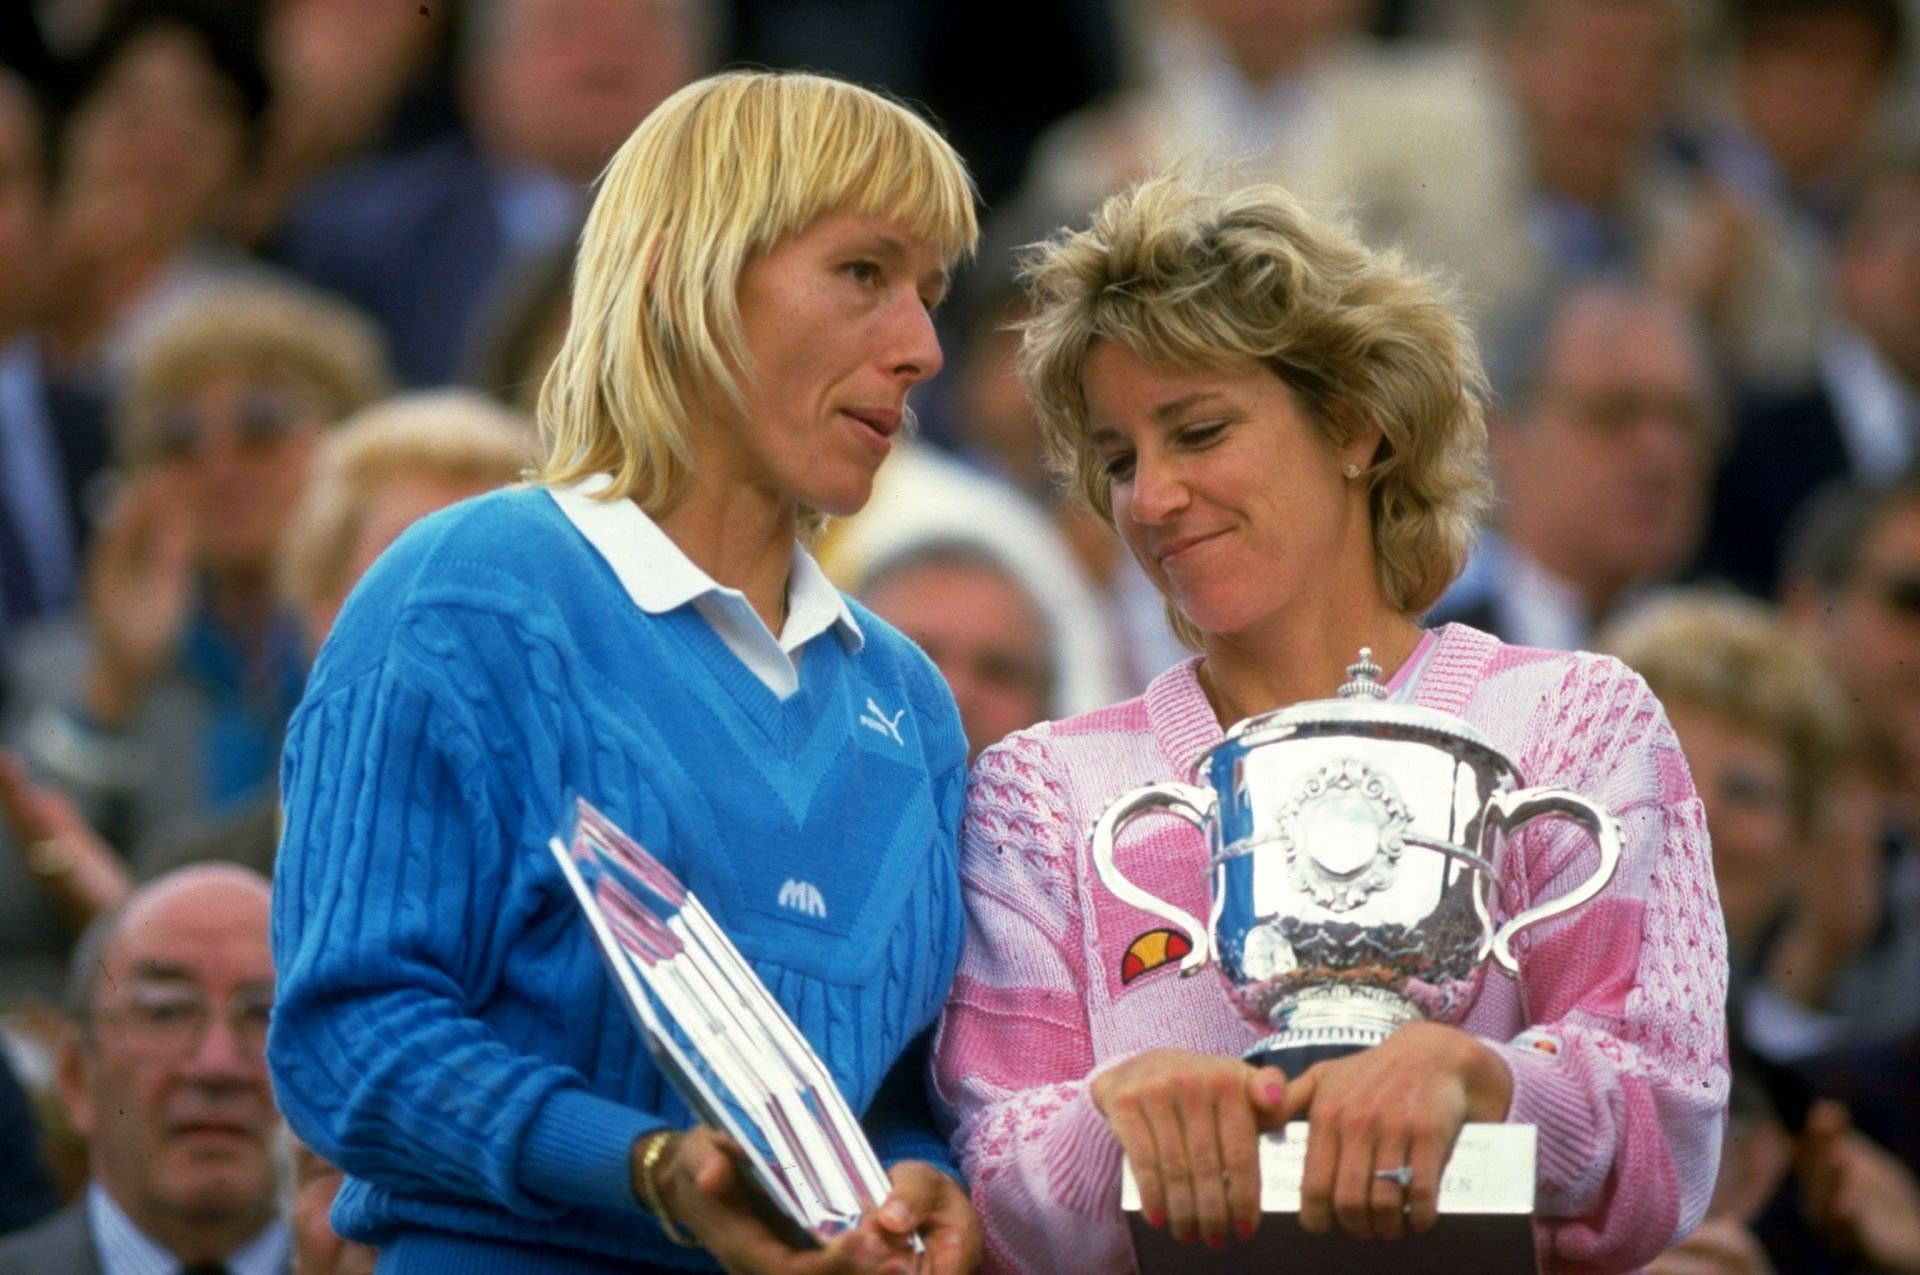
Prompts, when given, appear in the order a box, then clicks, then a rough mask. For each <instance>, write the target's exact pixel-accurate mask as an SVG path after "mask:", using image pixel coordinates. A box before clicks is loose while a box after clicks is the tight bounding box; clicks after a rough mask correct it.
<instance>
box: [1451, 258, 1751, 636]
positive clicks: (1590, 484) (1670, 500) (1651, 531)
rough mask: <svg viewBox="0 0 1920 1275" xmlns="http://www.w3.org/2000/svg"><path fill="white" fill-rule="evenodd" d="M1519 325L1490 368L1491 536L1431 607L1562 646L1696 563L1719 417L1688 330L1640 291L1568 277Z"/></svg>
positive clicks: (1697, 341)
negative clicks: (1496, 515)
mask: <svg viewBox="0 0 1920 1275" xmlns="http://www.w3.org/2000/svg"><path fill="white" fill-rule="evenodd" d="M1524 326H1525V329H1526V332H1525V342H1524V345H1523V344H1522V343H1521V342H1515V343H1514V344H1513V345H1512V346H1511V347H1510V348H1509V349H1508V351H1507V353H1508V355H1509V359H1510V363H1511V365H1510V367H1509V368H1506V369H1500V368H1496V380H1495V384H1496V387H1497V388H1498V389H1499V390H1500V393H1501V398H1502V402H1501V406H1500V408H1499V410H1498V412H1497V414H1496V415H1495V417H1494V419H1493V421H1492V422H1491V427H1490V430H1489V436H1490V441H1491V450H1492V454H1493V458H1494V462H1495V469H1496V473H1497V476H1498V480H1499V483H1500V491H1501V495H1502V499H1503V502H1504V507H1503V509H1502V510H1501V523H1500V534H1499V535H1497V536H1492V535H1490V536H1487V537H1485V538H1484V539H1483V540H1482V541H1481V543H1480V545H1479V547H1478V548H1477V550H1476V552H1475V558H1474V561H1473V563H1472V565H1470V566H1469V567H1468V569H1467V573H1466V575H1465V576H1464V577H1462V579H1461V581H1460V582H1459V583H1458V584H1456V585H1455V586H1454V588H1453V589H1451V590H1449V592H1448V593H1447V595H1446V596H1445V597H1444V598H1443V599H1442V600H1441V602H1440V604H1439V605H1438V606H1436V607H1435V608H1434V612H1433V616H1434V619H1435V620H1461V621H1464V622H1465V623H1468V624H1472V625H1475V626H1476V627H1478V628H1482V629H1485V630H1487V631H1488V632H1490V633H1493V634H1496V635H1497V636H1499V637H1501V638H1504V639H1505V640H1507V641H1509V642H1513V643H1516V644H1518V645H1521V646H1541V647H1550V648H1555V649H1560V650H1572V649H1575V648H1577V647H1581V646H1584V645H1585V644H1586V643H1587V640H1588V638H1589V635H1590V634H1591V633H1592V631H1593V629H1594V627H1595V626H1596V625H1597V624H1599V623H1600V622H1602V621H1604V620H1605V619H1606V618H1607V617H1608V616H1609V615H1611V614H1612V613H1613V612H1614V611H1615V610H1616V609H1618V608H1619V607H1620V606H1621V605H1622V604H1623V603H1625V602H1626V601H1628V600H1629V599H1631V598H1632V597H1633V596H1634V594H1635V593H1636V592H1637V591H1639V590H1641V589H1643V588H1645V587H1646V586H1648V585H1650V584H1653V583H1656V582H1659V581H1662V580H1668V579H1671V578H1673V577H1674V576H1675V575H1676V574H1677V573H1678V572H1679V571H1680V570H1681V569H1682V568H1683V567H1684V566H1686V564H1687V563H1688V561H1689V560H1690V559H1691V558H1692V557H1693V554H1694V551H1695V546H1696V544H1697V543H1698V539H1699V535H1700V527H1701V523H1702V520H1703V519H1704V517H1705V515H1706V495H1707V483H1708V481H1709V480H1710V478H1711V476H1712V465H1713V457H1714V454H1715V450H1716V446H1717V444H1718V441H1719V436H1720V423H1719V412H1718V407H1717V403H1716V395H1715V387H1714V384H1713V380H1712V375H1711V371H1710V368H1709V364H1708V361H1707V352H1706V349H1705V347H1704V345H1703V343H1702V341H1701V337H1700V333H1699V330H1698V328H1697V327H1696V325H1695V324H1694V322H1693V320H1692V319H1691V318H1690V317H1689V315H1688V314H1687V313H1686V311H1685V310H1684V309H1682V308H1681V307H1680V305H1679V304H1678V303H1677V302H1675V301H1673V300H1671V299H1670V298H1668V297H1666V296H1665V295H1663V294H1661V293H1659V292H1656V291H1654V290H1653V289H1652V288H1651V287H1650V286H1647V285H1635V284H1603V283H1584V284H1579V285H1576V286H1574V287H1572V288H1570V289H1569V290H1567V291H1566V292H1565V293H1563V294H1562V295H1560V296H1559V297H1557V298H1556V299H1555V300H1554V302H1553V303H1552V305H1551V306H1550V308H1549V309H1548V311H1547V313H1546V314H1545V316H1544V317H1543V318H1542V319H1540V320H1539V321H1536V322H1533V323H1530V324H1526V325H1524Z"/></svg>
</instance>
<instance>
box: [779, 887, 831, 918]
mask: <svg viewBox="0 0 1920 1275" xmlns="http://www.w3.org/2000/svg"><path fill="white" fill-rule="evenodd" d="M775 902H777V903H779V905H780V906H781V907H783V908H788V909H791V910H792V911H795V912H804V913H805V914H806V915H808V916H817V917H820V918H822V919H825V917H826V915H827V899H826V896H825V895H823V894H821V893H820V887H819V886H817V885H815V884H814V883H813V882H811V881H802V880H800V879H799V878H797V877H788V878H787V879H786V880H785V881H782V882H781V883H780V895H779V898H778V899H776V900H775Z"/></svg>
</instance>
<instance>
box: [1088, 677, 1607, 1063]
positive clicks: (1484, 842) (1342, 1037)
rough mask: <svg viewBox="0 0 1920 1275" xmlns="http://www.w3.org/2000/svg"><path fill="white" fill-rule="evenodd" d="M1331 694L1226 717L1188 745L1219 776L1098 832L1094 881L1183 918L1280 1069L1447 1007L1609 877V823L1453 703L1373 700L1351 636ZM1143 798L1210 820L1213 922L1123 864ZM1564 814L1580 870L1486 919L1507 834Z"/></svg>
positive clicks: (1156, 796)
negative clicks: (1588, 842)
mask: <svg viewBox="0 0 1920 1275" xmlns="http://www.w3.org/2000/svg"><path fill="white" fill-rule="evenodd" d="M1347 674H1348V677H1349V679H1350V680H1349V681H1348V682H1347V684H1346V685H1345V686H1342V687H1341V688H1340V690H1339V693H1338V695H1337V696H1336V697H1335V698H1332V699H1324V700H1312V701H1308V702H1306V703H1301V704H1296V705H1294V706H1292V707H1290V708H1285V709H1280V710H1277V711H1275V712H1271V713H1266V714H1263V715H1260V716H1257V717H1251V718H1248V719H1247V720H1246V721H1243V722H1241V723H1239V724H1238V725H1236V726H1235V727H1233V729H1232V730H1230V731H1229V732H1228V733H1227V737H1226V738H1225V739H1224V740H1222V741H1221V742H1220V743H1219V744H1218V745H1216V746H1215V747H1214V748H1213V749H1212V750H1211V751H1210V752H1209V753H1207V754H1206V755H1205V756H1204V757H1203V758H1201V759H1200V761H1199V762H1196V763H1195V766H1194V769H1195V770H1196V771H1197V770H1199V769H1200V768H1201V766H1202V765H1203V764H1204V766H1205V767H1206V770H1207V773H1208V776H1209V778H1210V779H1211V787H1204V788H1203V787H1200V786H1197V785H1194V784H1184V783H1159V784H1149V785H1146V786H1144V787H1141V788H1136V789H1134V790H1133V791H1131V792H1128V793H1125V794H1123V795H1122V796H1121V797H1119V798H1118V799H1117V800H1116V801H1114V802H1113V804H1112V805H1110V806H1109V807H1108V808H1107V810H1106V812H1105V813H1104V814H1103V815H1101V817H1100V820H1099V822H1098V824H1097V825H1096V826H1095V828H1094V834H1093V861H1094V866H1095V867H1096V868H1097V869H1098V871H1099V873H1100V879H1101V880H1102V881H1103V882H1105V883H1106V886H1107V888H1108V889H1109V890H1111V891H1113V893H1114V894H1116V895H1118V896H1119V897H1120V898H1122V899H1124V900H1126V901H1127V902H1128V903H1131V904H1132V905H1133V906H1135V907H1137V908H1140V909H1141V910H1142V911H1145V912H1150V913H1152V914H1153V915H1155V916H1158V917H1161V918H1164V919H1165V920H1166V921H1167V922H1168V923H1169V924H1170V925H1173V926H1175V927H1177V928H1178V929H1179V930H1180V931H1182V932H1183V933H1185V934H1186V936H1187V938H1188V940H1189V942H1190V943H1191V945H1192V946H1191V950H1190V951H1189V952H1188V954H1187V955H1186V957H1185V958H1184V959H1183V960H1182V961H1181V965H1180V968H1181V972H1182V974H1183V975H1190V974H1193V973H1196V972H1198V971H1199V970H1200V969H1202V968H1204V967H1205V966H1206V965H1207V964H1208V963H1210V962H1212V963H1214V964H1215V965H1216V966H1217V968H1218V969H1219V971H1220V974H1221V976H1222V978H1223V979H1224V980H1225V983H1226V989H1227V994H1228V996H1229V997H1230V998H1231V999H1232V1001H1233V1003H1234V1004H1235V1006H1236V1007H1237V1008H1238V1009H1239V1011H1240V1012H1241V1014H1243V1015H1244V1016H1245V1017H1246V1018H1247V1019H1249V1020H1250V1021H1252V1022H1253V1023H1255V1024H1257V1025H1259V1026H1262V1027H1264V1028H1266V1029H1267V1030H1268V1032H1269V1033H1270V1034H1269V1035H1268V1036H1267V1037H1266V1038H1265V1039H1263V1040H1261V1041H1260V1042H1259V1043H1258V1044H1257V1045H1255V1046H1254V1047H1253V1049H1251V1050H1249V1051H1248V1053H1247V1058H1248V1059H1249V1061H1254V1062H1274V1063H1276V1064H1278V1065H1279V1066H1280V1067H1281V1068H1282V1069H1283V1070H1285V1071H1287V1072H1288V1073H1289V1074H1298V1072H1299V1071H1300V1070H1301V1069H1303V1068H1304V1067H1305V1066H1307V1065H1310V1064H1311V1063H1313V1062H1315V1061H1318V1060H1319V1059H1322V1058H1327V1057H1333V1056H1337V1055H1339V1054H1343V1053H1350V1052H1352V1051H1354V1050H1356V1049H1362V1048H1365V1047H1367V1046H1370V1045H1376V1044H1379V1043H1380V1042H1381V1041H1383V1040H1385V1039H1386V1038H1387V1036H1388V1035H1389V1034H1390V1033H1391V1032H1392V1031H1393V1030H1394V1029H1395V1028H1396V1027H1399V1026H1400V1025H1401V1024H1403V1023H1407V1022H1411V1021H1414V1020H1416V1019H1421V1018H1424V1019H1429V1020H1433V1021H1436V1022H1443V1023H1457V1022H1458V1021H1459V1020H1460V1018H1461V1017H1462V1016H1463V1015H1464V1014H1465V1013H1466V1011H1467V1007H1468V1005H1469V1003H1470V1002H1471V1000H1472V997H1473V992H1474V989H1475V987H1476V986H1477V980H1478V979H1479V978H1480V977H1482V964H1483V962H1485V960H1486V959H1487V957H1488V956H1489V955H1491V956H1492V958H1493V959H1494V961H1495V962H1497V963H1498V964H1499V965H1500V967H1501V968H1502V969H1504V970H1506V971H1507V972H1508V973H1513V974H1517V973H1518V972H1519V967H1518V965H1517V964H1516V963H1515V961H1514V958H1513V952H1512V943H1513V939H1514V936H1515V935H1517V934H1519V933H1520V932H1521V931H1522V930H1525V929H1526V928H1528V927H1529V926H1533V925H1537V924H1539V923H1540V922H1542V921H1546V920H1549V919H1551V918H1553V917H1557V916H1562V915H1565V914H1566V913H1568V912H1570V911H1572V910H1573V909H1574V908H1577V907H1579V906H1580V905H1581V904H1583V903H1585V902H1586V901H1587V900H1588V899H1591V898H1592V897H1593V896H1594V895H1595V894H1596V893H1598V892H1599V890H1600V889H1601V888H1602V887H1603V886H1605V885H1606V883H1607V881H1608V880H1609V879H1611V877H1612V876H1613V871H1614V868H1615V866H1616V865H1617V864H1618V862H1619V859H1620V832H1619V828H1618V825H1617V823H1616V822H1615V820H1614V818H1613V817H1612V816H1611V815H1610V814H1609V813H1608V812H1607V811H1606V810H1604V809H1603V808H1601V807H1600V806H1598V805H1596V804H1595V803H1593V802H1591V801H1589V800H1587V799H1586V798H1585V797H1582V796H1580V795H1579V794H1578V793H1574V792H1570V791H1568V790H1566V789H1563V788H1526V787H1522V786H1521V784H1522V782H1523V781H1522V780H1521V778H1520V775H1519V772H1518V771H1517V769H1516V768H1515V767H1514V764H1513V763H1512V762H1511V761H1509V760H1508V759H1507V758H1506V757H1505V756H1504V755H1502V754H1501V752H1500V750H1499V749H1497V748H1495V747H1494V746H1493V744H1491V743H1490V742H1489V741H1488V740H1487V739H1486V737H1485V736H1483V735H1481V734H1480V732H1478V731H1477V730H1475V729H1474V728H1473V727H1472V726H1471V725H1469V724H1468V723H1467V722H1465V721H1463V720H1462V719H1460V718H1458V717H1455V716H1452V715H1451V714H1447V713H1442V712H1438V711H1435V710H1433V709H1427V708H1420V707H1417V706H1413V705H1403V704H1388V703H1383V702H1381V701H1382V699H1383V697H1384V695H1385V691H1384V688H1383V687H1382V686H1381V685H1380V683H1379V680H1378V679H1379V676H1380V668H1379V666H1378V665H1376V664H1374V663H1373V662H1372V659H1371V658H1370V652H1369V651H1368V650H1367V649H1365V648H1362V650H1361V652H1360V660H1359V662H1358V663H1356V664H1354V665H1352V666H1350V667H1349V668H1348V670H1347ZM1150 811H1164V812H1166V813H1169V814H1173V815H1176V816H1178V817H1180V818H1183V819H1186V820H1188V821H1189V822H1191V823H1192V824H1194V825H1195V826H1196V827H1198V828H1199V829H1200V830H1201V831H1202V832H1203V833H1204V834H1205V835H1206V838H1207V844H1208V848H1209V850H1210V856H1209V871H1210V874H1211V886H1212V904H1211V910H1210V913H1209V916H1208V918H1207V924H1206V925H1204V926H1203V925H1201V923H1200V921H1199V920H1198V919H1197V918H1195V917H1193V916H1190V915H1189V914H1187V913H1186V912H1184V911H1182V910H1181V909H1179V908H1177V907H1174V906H1172V905H1171V904H1169V903H1167V902H1166V901H1165V900H1163V899H1160V898H1158V897H1156V896H1154V895H1152V894H1149V893H1147V892H1146V891H1145V890H1142V889H1141V888H1140V887H1138V886H1136V885H1135V884H1133V882H1131V881H1129V880H1128V879H1127V877H1126V875H1125V874H1124V873H1123V872H1122V871H1121V869H1120V866H1119V865H1118V864H1117V863H1116V862H1115V859H1114V849H1115V842H1116V840H1117V838H1118V837H1119V835H1120V831H1121V829H1122V828H1123V827H1125V825H1126V824H1127V823H1128V822H1129V821H1131V820H1133V819H1135V818H1137V817H1138V816H1140V815H1142V814H1145V813H1148V812H1150ZM1545 818H1556V819H1567V820H1571V821H1572V822H1573V823H1575V824H1578V825H1579V826H1580V827H1582V828H1584V829H1585V830H1586V831H1587V833H1588V834H1589V835H1590V836H1592V838H1593V840H1594V842H1595V844H1596V845H1597V847H1598V849H1599V860H1600V861H1599V866H1598V867H1597V868H1596V869H1595V870H1594V872H1593V874H1592V875H1591V876H1590V877H1588V878H1587V880H1586V881H1584V882H1582V883H1581V884H1580V885H1579V886H1578V887H1576V888H1575V889H1572V890H1570V891H1568V892H1567V893H1565V894H1563V895H1561V896H1560V897H1558V898H1555V899H1552V900H1549V901H1547V902H1544V903H1541V904H1539V905H1537V906H1535V907H1531V908H1528V909H1526V910H1525V911H1523V912H1521V913H1519V914H1518V915H1516V916H1513V917H1511V918H1508V919H1507V921H1506V922H1505V923H1504V924H1503V925H1500V926H1499V927H1498V928H1497V929H1496V928H1495V926H1494V923H1493V910H1492V900H1493V897H1494V893H1495V889H1496V887H1497V885H1498V883H1499V881H1500V879H1501V873H1502V872H1503V871H1504V870H1506V858H1505V855H1506V850H1507V847H1508V846H1509V845H1511V844H1512V838H1513V836H1514V834H1515V833H1517V832H1518V831H1519V829H1520V828H1521V827H1522V826H1523V825H1525V824H1528V823H1530V822H1532V821H1533V820H1536V819H1545Z"/></svg>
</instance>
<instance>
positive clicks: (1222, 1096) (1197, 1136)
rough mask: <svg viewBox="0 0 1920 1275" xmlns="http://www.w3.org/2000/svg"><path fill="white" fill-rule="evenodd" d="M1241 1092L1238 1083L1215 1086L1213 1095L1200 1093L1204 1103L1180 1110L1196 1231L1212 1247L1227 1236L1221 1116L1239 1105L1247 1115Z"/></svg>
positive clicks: (1224, 1164) (1225, 1166) (1223, 1135)
mask: <svg viewBox="0 0 1920 1275" xmlns="http://www.w3.org/2000/svg"><path fill="white" fill-rule="evenodd" d="M1241 1092H1242V1087H1241V1086H1240V1085H1238V1084H1235V1085H1233V1086H1232V1087H1231V1088H1227V1087H1225V1086H1220V1087H1216V1088H1213V1089H1212V1091H1211V1093H1210V1094H1202V1095H1201V1105H1198V1106H1196V1107H1190V1108H1186V1109H1183V1110H1182V1112H1181V1115H1182V1122H1181V1133H1182V1134H1183V1136H1184V1138H1185V1142H1186V1150H1187V1156H1186V1159H1187V1165H1188V1167H1189V1169H1190V1171H1191V1174H1192V1181H1191V1190H1192V1191H1193V1211H1194V1231H1195V1233H1196V1235H1197V1236H1198V1238H1199V1239H1200V1241H1201V1242H1202V1243H1204V1244H1206V1245H1207V1246H1208V1247H1209V1248H1219V1247H1220V1246H1221V1245H1222V1244H1224V1243H1226V1239H1227V1226H1228V1222H1229V1216H1228V1214H1229V1209H1228V1205H1227V1181H1226V1175H1227V1161H1226V1155H1225V1153H1224V1152H1223V1151H1222V1150H1221V1142H1222V1140H1223V1139H1224V1137H1225V1134H1224V1132H1223V1130H1222V1128H1221V1119H1222V1115H1223V1109H1224V1108H1227V1107H1236V1108H1239V1109H1240V1111H1241V1112H1242V1115H1243V1118H1244V1117H1245V1111H1246V1108H1245V1104H1244V1102H1243V1101H1242V1099H1241Z"/></svg>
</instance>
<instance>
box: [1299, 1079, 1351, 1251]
mask: <svg viewBox="0 0 1920 1275" xmlns="http://www.w3.org/2000/svg"><path fill="white" fill-rule="evenodd" d="M1309 1074H1311V1073H1309ZM1297 1083H1298V1082H1296V1084H1297ZM1287 1104H1288V1106H1292V1105H1293V1097H1292V1094H1291V1092H1289V1095H1288V1099H1287ZM1340 1151H1341V1147H1340V1129H1339V1126H1338V1125H1337V1124H1336V1123H1335V1122H1334V1121H1332V1120H1327V1119H1314V1120H1311V1121H1309V1122H1308V1131H1307V1154H1306V1158H1305V1160H1304V1161H1303V1163H1302V1164H1301V1168H1300V1225H1301V1227H1302V1228H1303V1229H1305V1230H1307V1231H1309V1232H1311V1233H1312V1234H1314V1235H1325V1234H1326V1233H1327V1232H1328V1231H1330V1230H1332V1229H1333V1220H1334V1204H1333V1192H1334V1171H1335V1170H1336V1169H1337V1168H1338V1167H1339V1164H1340Z"/></svg>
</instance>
